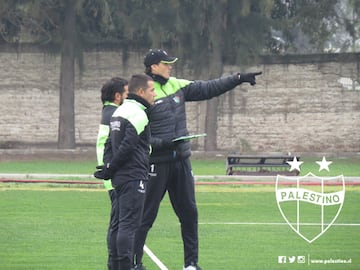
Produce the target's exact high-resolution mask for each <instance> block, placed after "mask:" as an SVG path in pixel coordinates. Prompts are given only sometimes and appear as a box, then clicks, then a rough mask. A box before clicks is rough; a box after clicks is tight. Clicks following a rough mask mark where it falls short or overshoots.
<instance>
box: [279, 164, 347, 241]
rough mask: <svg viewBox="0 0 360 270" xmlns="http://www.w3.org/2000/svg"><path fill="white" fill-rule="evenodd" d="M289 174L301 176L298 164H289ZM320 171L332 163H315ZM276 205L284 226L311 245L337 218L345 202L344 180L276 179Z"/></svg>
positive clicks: (316, 178) (306, 177) (340, 178)
mask: <svg viewBox="0 0 360 270" xmlns="http://www.w3.org/2000/svg"><path fill="white" fill-rule="evenodd" d="M288 163H289V165H290V166H291V168H290V171H292V170H295V169H296V170H298V171H299V172H300V165H301V164H302V163H303V162H300V161H298V160H297V159H296V157H294V159H293V161H288ZM317 163H318V164H319V165H320V169H319V171H321V170H327V171H329V165H330V164H331V163H332V162H331V161H326V159H325V157H323V159H322V161H317ZM275 193H276V201H277V205H278V207H279V210H280V213H281V215H282V216H283V218H284V219H285V221H286V223H287V224H288V225H289V226H290V227H291V229H293V231H294V232H296V233H297V234H298V235H299V236H301V237H302V238H303V239H304V240H306V241H307V242H309V243H312V242H313V241H315V240H316V239H318V238H319V237H320V236H321V235H323V234H324V233H325V232H326V231H327V230H328V229H329V228H330V227H331V225H332V224H333V223H334V222H335V220H336V218H337V217H338V215H339V214H340V211H341V209H342V206H343V203H344V198H345V181H344V176H343V175H339V176H336V177H319V176H316V175H314V174H313V173H311V172H310V173H308V174H307V175H305V176H296V177H294V176H292V177H289V176H281V175H277V177H276V184H275Z"/></svg>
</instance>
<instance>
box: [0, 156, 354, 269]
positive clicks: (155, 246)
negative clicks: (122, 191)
mask: <svg viewBox="0 0 360 270" xmlns="http://www.w3.org/2000/svg"><path fill="white" fill-rule="evenodd" d="M197 162H198V161H195V162H193V166H194V171H196V170H200V169H201V168H199V167H198V165H197V164H196V163H197ZM199 163H201V162H200V161H199ZM204 163H205V164H201V166H203V167H204V168H205V167H206V164H207V165H208V163H207V162H204ZM309 163H310V162H309ZM14 164H15V163H14ZM20 164H24V163H17V164H16V165H14V171H12V169H11V168H10V166H9V164H6V165H4V163H0V172H18V171H19V170H16V167H18V168H19V167H21V166H22V165H20ZM44 164H48V163H46V162H45V163H44V162H43V163H41V162H39V163H37V162H35V166H30V165H29V163H28V164H25V165H23V168H26V169H24V171H23V172H26V173H30V172H37V173H38V172H44V170H45V172H46V173H60V171H59V172H58V171H54V170H53V169H51V168H57V169H59V167H62V169H61V172H62V173H76V172H75V171H73V170H78V172H77V173H89V172H88V171H86V172H85V169H84V168H87V169H86V170H89V166H90V165H91V166H93V164H92V162H89V163H87V165H86V166H85V167H81V166H79V165H78V164H76V165H77V166H76V165H74V166H73V167H72V166H71V165H69V164H66V163H65V164H64V165H61V164H60V163H59V162H58V166H55V165H48V166H47V165H45V166H44ZM49 164H50V163H49ZM73 164H74V163H73ZM346 164H349V163H346ZM33 165H34V163H33ZM213 165H214V166H215V164H213ZM2 166H3V167H2ZM201 166H200V167H201ZM214 166H212V167H214ZM223 166H224V165H223ZM4 167H6V168H8V169H7V171H6V169H5V170H4ZM76 167H81V168H82V169H76ZM340 167H341V166H340ZM340 167H339V170H342V169H341V168H340ZM9 168H10V169H9ZM41 168H42V169H41ZM91 168H92V167H91ZM91 168H90V169H91ZM222 168H224V167H222ZM349 168H350V169H349ZM211 169H213V168H211ZM356 170H358V164H357V165H354V166H353V165H351V164H350V165H348V166H347V167H346V168H345V169H344V171H343V174H345V175H354V173H356ZM91 171H92V169H91ZM314 172H316V170H314ZM90 173H91V172H90ZM204 174H205V173H204ZM334 175H336V173H335V174H334ZM355 175H360V173H359V174H355ZM334 189H336V187H334ZM196 193H197V194H196V196H197V203H198V208H199V236H200V265H201V266H202V268H203V269H204V270H211V269H214V270H220V269H224V270H238V269H254V270H258V269H334V270H337V269H360V242H359V239H360V215H359V214H358V213H359V205H360V187H352V186H347V187H346V195H345V202H344V205H343V208H342V210H341V212H340V214H339V216H338V218H337V220H336V222H335V224H333V225H332V226H331V227H330V228H329V229H328V230H327V231H326V232H325V233H324V234H323V235H322V236H321V237H319V239H317V240H315V241H314V242H313V243H311V244H309V243H308V242H306V241H305V240H304V239H302V238H301V237H300V236H299V235H297V234H296V233H295V232H294V231H293V230H292V229H291V228H290V226H289V225H287V224H286V223H285V221H284V219H283V217H282V216H281V214H280V211H279V209H278V207H277V203H276V199H275V189H274V186H256V187H254V186H236V185H233V186H196ZM0 209H1V210H0V211H1V212H0V270H8V269H11V270H17V269H19V270H20V269H29V270H32V269H33V270H35V269H36V270H41V269H49V270H50V269H59V270H60V269H64V270H67V269H69V270H70V269H77V270H82V269H83V270H85V269H86V270H89V269H100V270H102V269H103V270H105V269H106V256H107V255H106V252H107V251H106V242H105V235H106V229H107V223H108V214H109V201H108V195H107V193H106V192H105V191H104V190H103V189H102V188H87V187H76V188H73V187H70V186H63V185H56V186H49V185H44V184H41V185H39V184H21V185H19V184H10V183H2V184H0ZM314 215H315V214H314ZM316 215H318V214H316ZM147 246H148V247H149V248H150V249H151V250H152V251H153V252H154V253H155V254H156V255H157V256H158V257H159V259H160V260H161V261H162V262H163V263H164V264H165V265H166V266H167V267H168V269H169V270H173V269H174V270H176V269H179V270H180V269H182V263H183V260H182V257H183V252H182V241H181V238H180V226H179V223H178V221H177V218H176V217H175V215H174V213H173V211H172V208H171V205H170V202H169V200H168V198H167V197H166V198H165V199H164V201H163V202H162V205H161V209H160V213H159V216H158V218H157V220H156V223H155V224H154V227H153V228H152V230H151V231H150V234H149V237H148V241H147ZM283 256H286V260H287V263H279V260H280V261H281V260H282V259H284V257H283ZM294 256H295V257H294ZM303 258H304V260H305V263H299V262H301V259H303ZM292 259H295V262H294V263H290V262H289V260H292ZM298 260H300V261H298ZM321 260H323V261H321ZM325 262H326V264H325ZM344 262H349V263H346V264H345V263H344ZM350 262H351V263H350ZM144 263H145V265H146V267H147V269H148V270H155V269H158V268H157V267H156V265H155V264H154V263H153V262H152V261H151V260H150V259H149V258H148V257H146V256H145V261H144Z"/></svg>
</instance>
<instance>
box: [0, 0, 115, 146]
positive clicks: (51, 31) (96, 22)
mask: <svg viewBox="0 0 360 270" xmlns="http://www.w3.org/2000/svg"><path fill="white" fill-rule="evenodd" d="M0 6H1V8H0V13H1V15H2V20H1V22H0V26H1V27H0V34H1V37H2V39H3V41H5V42H7V43H15V44H18V43H32V44H34V45H37V46H39V47H40V48H44V47H46V48H47V49H49V48H50V50H51V51H53V52H55V53H60V55H61V67H60V69H61V70H60V91H59V108H60V109H59V130H58V148H61V149H67V148H68V149H73V148H75V146H76V141H75V106H74V96H75V89H74V81H75V62H76V60H78V64H79V67H80V70H81V67H82V52H83V50H84V49H86V48H87V47H92V46H93V45H94V44H97V43H101V42H103V41H104V40H106V38H107V37H106V34H107V33H108V32H109V31H110V30H111V28H112V25H111V20H110V19H109V7H108V5H107V2H106V0H81V1H80V0H78V1H73V0H62V1H60V0H32V1H21V0H14V1H8V0H0ZM0 41H1V39H0ZM106 41H107V42H109V41H108V40H106Z"/></svg>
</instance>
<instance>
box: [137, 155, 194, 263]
mask: <svg viewBox="0 0 360 270" xmlns="http://www.w3.org/2000/svg"><path fill="white" fill-rule="evenodd" d="M150 173H151V177H150V180H149V182H148V185H147V191H146V199H145V206H144V213H143V219H142V222H141V226H140V228H139V230H138V232H137V234H136V241H135V247H134V252H135V261H136V263H137V264H139V263H140V262H141V260H142V255H143V246H144V243H145V239H146V236H147V233H148V231H149V230H150V228H151V227H152V225H153V223H154V221H155V218H156V216H157V213H158V210H159V206H160V202H161V200H162V199H163V197H164V195H165V193H166V191H168V193H169V197H170V201H171V204H172V207H173V209H174V211H175V213H176V215H177V216H178V218H179V221H180V224H181V235H182V239H183V244H184V263H185V265H188V264H189V263H190V262H194V263H197V262H198V212H197V207H196V201H195V189H194V177H193V175H192V170H191V164H190V160H189V159H185V160H181V161H176V162H171V163H159V164H151V166H150Z"/></svg>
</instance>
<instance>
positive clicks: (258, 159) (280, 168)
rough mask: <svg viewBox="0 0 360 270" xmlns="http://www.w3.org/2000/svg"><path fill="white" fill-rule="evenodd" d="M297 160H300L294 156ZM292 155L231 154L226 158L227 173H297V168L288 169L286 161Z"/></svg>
mask: <svg viewBox="0 0 360 270" xmlns="http://www.w3.org/2000/svg"><path fill="white" fill-rule="evenodd" d="M296 158H297V160H300V158H299V157H298V156H296ZM293 160H294V156H288V155H282V156H278V155H274V156H257V155H233V156H228V157H227V158H226V174H227V175H278V174H280V175H289V176H295V175H299V171H298V170H293V171H290V167H291V166H290V165H289V164H288V163H287V161H293Z"/></svg>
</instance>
